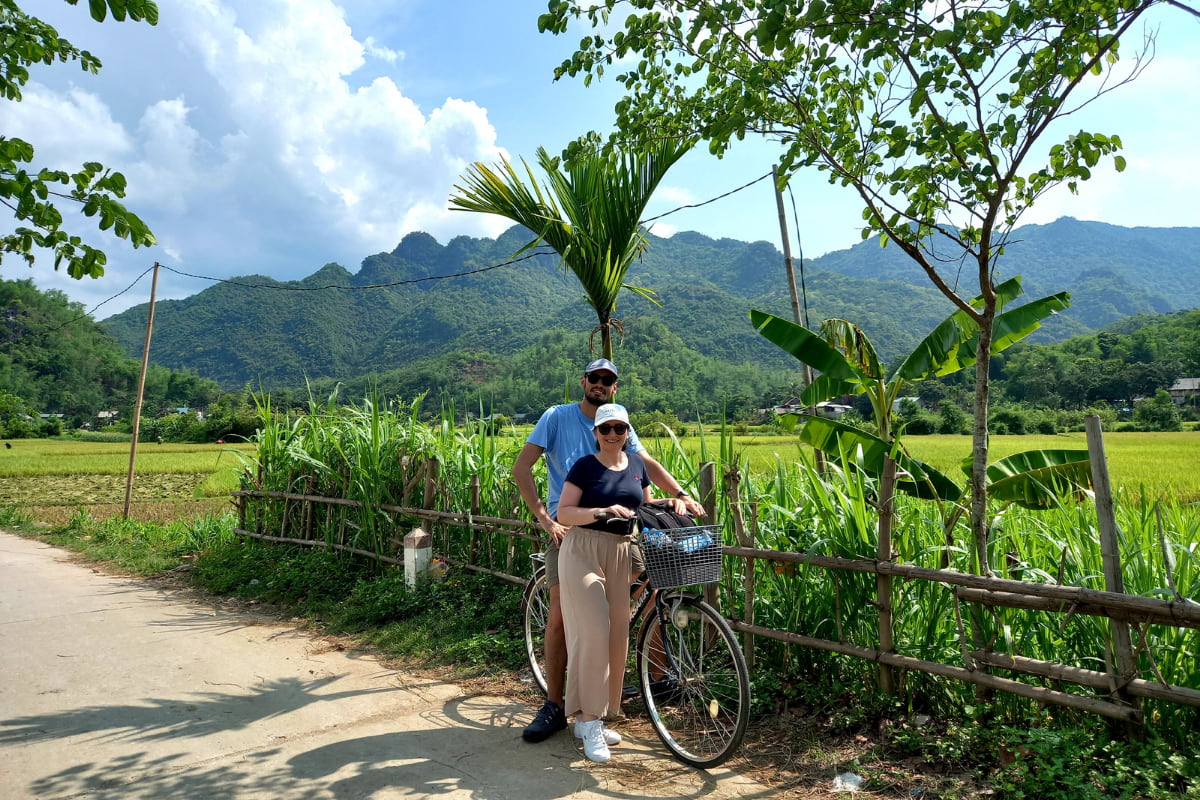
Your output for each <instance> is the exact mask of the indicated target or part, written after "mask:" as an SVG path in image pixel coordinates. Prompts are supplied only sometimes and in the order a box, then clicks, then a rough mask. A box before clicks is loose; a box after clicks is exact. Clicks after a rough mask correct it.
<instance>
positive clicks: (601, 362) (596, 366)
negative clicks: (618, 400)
mask: <svg viewBox="0 0 1200 800" xmlns="http://www.w3.org/2000/svg"><path fill="white" fill-rule="evenodd" d="M600 370H607V371H609V372H611V373H612V374H613V375H614V376H617V377H619V376H618V375H617V365H616V364H614V363H612V362H611V361H609V360H608V359H607V358H597V359H596V360H595V361H593V362H591V363H590V364H588V365H587V366H586V367H584V368H583V374H584V375H590V374H591V373H593V372H599V371H600Z"/></svg>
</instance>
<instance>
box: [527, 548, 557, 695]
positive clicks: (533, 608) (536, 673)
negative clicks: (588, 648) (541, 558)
mask: <svg viewBox="0 0 1200 800" xmlns="http://www.w3.org/2000/svg"><path fill="white" fill-rule="evenodd" d="M549 615H550V584H549V582H548V581H547V580H546V568H545V567H538V568H537V569H536V570H534V573H533V577H532V578H530V579H529V580H528V581H526V582H525V592H524V594H522V595H521V616H522V618H523V619H524V621H525V656H526V658H527V659H528V660H529V670H530V672H531V673H532V675H533V682H534V683H536V684H537V686H538V688H539V689H541V690H542V694H546V693H547V690H546V620H547V619H548V618H549Z"/></svg>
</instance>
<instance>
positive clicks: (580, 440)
mask: <svg viewBox="0 0 1200 800" xmlns="http://www.w3.org/2000/svg"><path fill="white" fill-rule="evenodd" d="M593 422H594V420H592V419H590V418H588V417H587V416H586V415H585V414H584V413H583V410H582V409H580V408H579V403H566V404H564V405H561V406H550V408H548V409H546V411H545V413H544V414H542V416H541V419H539V420H538V421H537V425H534V426H533V432H532V433H530V434H529V438H528V439H526V440H525V441H526V442H527V443H529V444H536V445H537V446H538V447H540V448H542V450H543V451H544V452H543V453H542V455H543V456H544V457H545V459H546V475H547V477H548V479H549V481H548V482H549V484H550V485H549V487H548V490H547V495H548V496H547V498H546V508H547V510H549V512H550V516H551V517H553V516H555V515H556V514H558V498H559V496H560V495H561V494H562V487H563V483H565V482H566V480H567V472H569V471H570V469H571V467H572V466H573V465H574V464H575V462H576V461H578V460H579V459H581V458H583V457H584V456H586V455H591V454H592V453H594V452H596V436H595V434H593V433H592V424H593ZM645 449H646V448H644V447H642V443H641V442H640V441H638V438H637V434H636V433H634V432H633V428H630V429H629V440H628V441H627V442H626V443H625V450H626V452H629V453H641V452H643V451H644V450H645Z"/></svg>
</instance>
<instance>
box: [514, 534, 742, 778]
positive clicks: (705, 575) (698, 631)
mask: <svg viewBox="0 0 1200 800" xmlns="http://www.w3.org/2000/svg"><path fill="white" fill-rule="evenodd" d="M719 531H720V528H719V527H718V526H711V525H708V526H705V525H701V526H695V527H689V528H675V529H670V530H662V531H645V532H644V533H643V535H642V543H641V546H642V555H643V558H644V559H645V562H646V570H645V571H643V572H642V573H641V574H640V575H638V577H637V578H636V579H635V580H634V581H633V585H632V587H631V590H630V607H631V612H630V619H629V632H630V635H631V636H634V635H635V633H636V638H635V639H634V641H635V647H634V653H635V654H636V667H635V671H636V674H637V676H638V686H639V688H640V690H641V696H642V700H643V702H644V704H645V708H646V714H647V716H648V717H649V719H650V724H651V726H652V727H653V728H654V732H655V734H657V735H658V738H659V739H660V740H662V742H663V744H664V745H666V746H667V749H668V750H670V751H671V753H672V755H674V756H675V758H677V759H678V760H680V761H682V762H683V763H685V764H690V765H691V766H694V767H699V768H701V769H707V768H710V767H715V766H718V765H720V764H722V763H724V762H725V761H726V760H727V759H728V758H729V757H730V756H731V755H733V753H734V752H735V751H736V750H737V748H738V746H739V745H741V743H742V738H743V737H744V736H745V734H746V727H747V725H748V724H749V722H750V672H749V669H748V668H747V666H746V658H745V656H744V655H743V654H742V649H741V647H740V646H739V645H738V642H737V639H736V638H735V636H734V633H733V630H732V629H731V628H730V627H729V623H728V622H726V620H725V618H724V617H723V616H722V615H721V614H720V612H718V611H717V610H716V609H715V608H713V607H712V606H711V605H709V604H708V603H706V602H705V601H704V599H703V598H702V597H701V596H700V595H699V594H697V593H695V592H690V591H685V590H684V589H685V587H688V586H696V585H699V584H702V583H713V582H715V581H718V580H720V577H721V546H720V533H719ZM651 534H653V536H651ZM693 545H698V546H693ZM530 558H532V559H533V560H534V562H535V563H537V565H538V566H537V567H536V568H535V570H534V573H533V577H531V578H530V579H529V581H527V582H526V584H525V592H524V595H523V597H522V601H521V609H522V614H523V616H524V625H525V650H526V655H527V657H528V659H529V665H530V668H531V669H532V671H533V679H534V682H535V683H537V685H538V687H539V688H540V689H541V690H542V692H543V693H545V692H546V674H545V668H544V666H543V664H544V661H543V653H544V651H545V630H546V619H547V615H548V614H549V603H550V589H549V586H548V584H547V581H546V568H545V566H544V561H545V555H544V554H543V553H533V554H532V555H531V556H530ZM651 590H652V591H651ZM651 608H652V609H653V611H652V613H647V612H648V611H650V610H651ZM656 634H657V635H656Z"/></svg>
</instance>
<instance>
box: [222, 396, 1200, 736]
mask: <svg viewBox="0 0 1200 800" xmlns="http://www.w3.org/2000/svg"><path fill="white" fill-rule="evenodd" d="M419 402H420V401H414V402H412V403H408V404H399V403H381V402H379V401H378V399H377V398H373V397H372V398H367V399H365V400H364V401H362V402H361V403H359V404H356V405H351V406H340V405H338V404H336V402H335V400H334V398H333V397H330V398H329V399H327V400H326V401H325V402H324V403H317V402H315V401H314V402H311V403H310V408H309V411H308V413H307V414H305V415H303V416H297V417H284V416H280V415H277V414H274V413H272V410H271V409H270V407H269V404H268V403H266V402H265V401H264V406H263V408H262V411H263V415H264V416H263V419H264V424H263V428H262V430H261V431H260V432H259V435H258V437H257V439H256V444H257V451H256V452H255V453H254V454H251V455H247V456H245V458H246V463H247V467H248V470H247V472H246V474H245V483H246V485H247V486H251V485H253V486H255V487H257V488H261V489H267V490H275V491H287V492H298V493H303V494H320V495H326V496H333V497H344V498H348V499H354V500H359V501H361V502H362V504H363V505H362V507H361V508H354V509H350V508H340V509H339V510H337V511H329V512H322V513H324V514H325V516H324V518H321V519H304V517H303V514H302V509H303V508H304V505H302V504H298V503H288V502H283V501H278V502H270V503H259V504H255V508H257V509H258V510H257V511H256V515H257V516H256V517H255V523H254V524H259V525H262V526H264V527H265V528H266V529H268V530H270V531H271V532H278V531H279V530H280V529H281V528H283V527H287V528H289V529H291V530H292V531H298V530H305V529H306V526H307V529H311V535H313V536H318V537H324V538H326V539H327V540H330V541H338V542H340V543H344V544H352V545H354V546H357V547H362V548H365V549H372V550H382V551H386V550H387V549H388V548H390V547H391V548H394V547H396V546H397V545H398V540H399V537H400V536H401V535H402V534H403V533H405V532H407V529H408V527H409V526H410V525H412V524H414V523H415V520H405V519H403V518H399V517H396V516H395V515H392V514H389V513H386V512H384V511H383V510H382V509H381V508H380V505H381V504H393V505H398V506H413V507H419V506H422V505H423V503H424V500H425V493H426V486H427V483H428V481H427V476H428V475H429V474H430V473H429V472H428V466H427V465H428V464H430V463H431V462H436V464H437V467H438V470H439V478H438V480H437V482H436V484H434V485H435V486H436V491H435V492H434V493H433V495H432V498H431V500H432V504H433V506H434V507H435V508H437V509H440V510H450V511H457V512H467V511H469V510H471V509H472V505H473V500H472V496H471V485H472V479H477V480H478V487H479V498H478V504H477V505H476V506H475V510H476V511H477V512H478V513H479V514H482V515H486V516H498V517H508V518H511V517H514V516H521V515H523V514H524V513H525V512H524V508H523V505H522V504H521V502H520V499H519V496H518V494H517V492H516V490H515V487H514V486H513V485H512V482H511V480H510V479H509V470H510V468H511V464H512V461H513V459H514V457H515V455H516V452H517V451H518V450H519V448H520V442H521V440H520V438H519V437H516V436H513V435H512V434H511V432H505V433H502V434H497V433H496V432H494V431H492V430H491V429H490V428H489V427H487V426H486V425H482V424H478V423H476V424H468V425H466V426H460V425H458V424H456V420H455V418H454V415H453V412H452V411H446V412H444V413H443V415H442V417H441V419H440V420H438V421H437V422H436V423H435V424H433V425H426V424H423V423H421V422H420V421H419V419H418V416H419ZM652 446H653V448H654V450H655V455H656V457H657V458H658V459H659V461H661V462H662V463H663V465H664V466H665V467H666V468H667V469H668V470H669V471H671V472H672V473H673V474H674V475H676V477H677V478H679V479H680V481H681V482H682V483H683V485H684V486H685V487H687V488H689V489H692V490H693V491H695V490H696V489H697V488H698V487H697V480H698V476H699V475H700V472H701V464H702V463H703V462H704V461H710V460H711V461H715V462H717V465H718V470H717V475H718V479H719V480H729V479H728V478H727V477H726V476H730V475H734V474H736V476H737V479H736V480H733V481H732V482H731V484H730V485H731V486H732V487H733V488H732V491H727V487H726V486H721V487H718V492H717V518H718V519H719V520H721V521H722V522H723V523H724V527H725V533H724V536H725V541H726V542H727V543H730V544H733V543H735V536H734V533H733V527H732V523H731V520H732V518H733V513H732V512H733V507H732V506H731V503H736V505H737V509H738V511H739V512H740V513H741V515H742V516H743V518H745V519H746V520H747V521H748V527H749V530H750V531H751V533H752V535H753V537H754V542H753V544H754V545H755V546H757V547H762V548H769V549H776V550H783V551H790V552H796V553H809V554H820V555H830V556H841V557H847V558H857V559H862V558H866V559H873V558H875V557H876V554H877V547H876V536H877V524H878V515H877V513H876V510H875V508H874V506H873V501H874V498H875V496H876V495H877V490H878V487H877V486H876V485H875V483H874V481H873V480H871V479H870V478H868V477H866V475H865V474H864V472H863V471H861V470H841V469H838V468H837V467H828V468H827V470H826V471H825V473H824V474H818V472H817V470H816V469H815V467H814V465H813V463H812V461H811V460H810V459H809V457H808V455H807V453H806V451H802V450H799V449H798V448H795V449H794V448H792V447H779V448H777V451H776V452H775V453H773V454H772V455H771V458H770V459H769V460H765V459H764V458H763V457H762V456H761V454H755V453H753V452H752V450H753V445H748V444H747V443H746V442H745V440H744V439H743V438H741V437H736V436H734V435H733V433H732V431H731V430H730V429H729V428H727V427H721V428H720V429H718V430H716V431H712V432H707V431H703V430H701V431H700V432H699V435H698V436H696V437H689V439H687V440H686V441H685V440H680V439H678V438H676V437H675V436H674V435H673V434H671V433H670V432H668V433H667V435H666V436H665V437H664V438H662V439H659V440H657V441H656V442H655V443H653V444H652ZM536 477H537V479H538V480H539V481H544V474H542V473H541V471H540V469H539V473H538V475H537V476H536ZM543 491H544V486H543ZM1116 508H1117V515H1118V525H1119V527H1120V529H1121V535H1122V556H1123V558H1124V565H1125V569H1124V579H1125V588H1126V591H1127V592H1130V593H1133V594H1140V595H1146V596H1157V597H1175V598H1190V599H1192V600H1194V599H1196V598H1197V597H1200V553H1198V552H1197V542H1198V540H1200V514H1198V513H1197V511H1198V509H1197V507H1196V506H1193V505H1188V504H1186V503H1183V502H1180V501H1178V500H1171V499H1161V500H1156V499H1154V498H1153V497H1152V496H1151V494H1150V493H1145V492H1134V491H1131V490H1128V489H1123V490H1121V491H1119V492H1118V496H1117V502H1116ZM958 511H960V510H958V509H956V508H954V507H953V506H951V505H939V504H936V503H931V502H928V501H923V500H917V499H915V498H909V497H907V496H900V497H898V498H897V501H896V530H895V534H894V545H893V546H894V550H895V552H894V554H893V558H894V560H896V561H899V562H903V563H909V564H914V565H917V566H922V567H930V568H950V569H955V570H959V571H964V572H966V571H971V569H972V556H971V552H972V549H971V548H970V547H969V546H968V543H969V542H970V541H971V531H970V528H969V524H968V522H967V517H966V515H964V514H961V513H958ZM990 515H991V516H990V528H991V538H990V541H989V547H990V553H989V558H990V563H992V564H995V565H1002V567H1000V568H999V569H1000V570H1001V572H1002V574H1003V576H1004V577H1012V578H1017V579H1022V580H1032V581H1042V582H1061V583H1064V584H1069V585H1078V586H1086V587H1092V588H1098V589H1102V588H1104V585H1103V579H1102V574H1103V570H1102V566H1101V559H1100V548H1099V544H1098V541H1099V535H1098V523H1097V520H1096V514H1095V510H1094V508H1093V506H1092V505H1091V504H1090V503H1077V502H1075V501H1073V500H1071V501H1063V502H1062V503H1061V504H1060V505H1059V506H1057V507H1056V508H1053V509H1051V510H1049V511H1036V512H1035V511H1028V510H1024V509H1020V508H1017V507H1002V506H998V505H993V507H992V508H991V509H990ZM1160 520H1161V530H1160ZM433 532H434V534H435V547H436V549H437V550H438V551H439V554H441V555H447V556H450V557H451V558H457V559H463V558H466V557H468V556H474V560H475V561H476V563H484V564H490V565H492V566H497V567H503V568H506V569H507V571H512V569H516V570H518V571H519V570H520V569H521V567H520V566H519V565H520V564H521V563H522V562H523V561H524V560H523V559H519V560H518V561H517V562H516V563H515V564H514V565H512V566H511V568H510V564H509V562H508V561H506V560H505V559H507V558H509V557H510V555H511V553H512V552H516V553H517V554H518V555H520V554H523V553H524V552H525V551H527V550H528V549H529V544H528V543H524V542H521V541H520V540H518V541H516V542H515V544H514V545H513V548H512V550H510V549H509V543H508V542H507V537H504V536H495V535H492V536H479V537H477V538H475V537H472V536H471V535H470V533H469V531H467V530H465V529H463V528H462V527H458V526H455V527H451V526H440V527H437V528H436V529H435V530H434V531H433ZM473 550H474V552H472V551H473ZM746 568H747V567H746V562H745V560H743V559H737V558H730V559H729V560H728V563H727V569H726V570H725V576H724V579H723V584H722V587H721V593H722V598H721V602H722V604H723V606H724V608H725V609H726V611H727V612H728V613H729V614H731V615H733V616H742V615H743V614H744V613H745V611H746V609H745V608H744V607H743V606H744V588H743V587H744V586H745V585H746V584H747V581H748V579H749V577H750V576H748V575H746V574H745V570H746ZM752 568H753V569H754V571H755V573H754V576H753V578H754V582H755V588H756V593H755V610H754V613H755V622H756V623H757V624H759V625H763V626H767V627H771V628H776V629H779V630H786V631H793V632H797V633H802V634H805V635H808V636H813V637H818V638H824V639H829V640H834V641H841V642H848V643H852V644H857V645H861V646H863V647H868V648H876V647H878V628H877V626H878V621H879V614H878V610H877V605H876V598H875V591H876V586H875V577H874V575H872V574H870V573H857V572H839V571H833V570H826V569H821V568H817V567H814V566H812V565H811V564H807V563H803V562H801V563H799V564H795V565H774V564H771V563H770V562H766V561H761V560H759V561H753V562H752ZM892 599H893V604H894V620H895V648H896V650H897V651H898V652H900V653H903V654H906V655H911V656H915V657H918V658H922V659H926V660H930V661H937V662H941V663H947V664H957V665H964V656H963V653H964V651H967V650H970V649H974V648H976V647H979V646H981V645H989V646H991V647H992V648H993V649H994V650H996V651H998V652H1002V653H1009V654H1012V655H1021V656H1026V657H1029V658H1034V659H1041V660H1046V661H1056V662H1061V663H1066V664H1069V665H1075V666H1080V667H1085V668H1089V669H1095V670H1100V671H1107V670H1109V669H1110V667H1109V665H1110V664H1111V663H1112V655H1111V652H1110V647H1109V640H1110V623H1109V622H1108V621H1107V620H1105V619H1103V618H1100V617H1094V616H1087V615H1079V614H1074V615H1071V614H1050V613H1047V612H1036V611H1025V610H1015V609H996V610H995V611H990V610H982V609H978V608H967V607H965V606H963V607H960V606H959V605H958V604H957V601H956V599H955V597H954V595H953V594H952V592H951V591H950V588H949V587H947V586H945V585H942V584H938V583H933V582H929V581H917V580H896V581H895V582H894V595H893V598H892ZM1135 639H1136V641H1137V643H1138V644H1139V646H1140V649H1139V653H1138V658H1139V668H1140V670H1141V675H1140V676H1141V677H1144V678H1147V679H1151V680H1157V679H1160V678H1161V679H1162V680H1164V681H1166V682H1167V683H1172V684H1176V685H1181V686H1187V687H1192V688H1200V671H1198V670H1197V655H1196V654H1197V652H1200V640H1198V639H1197V632H1196V631H1192V630H1187V629H1175V628H1166V627H1163V626H1142V627H1140V628H1138V629H1137V630H1136V631H1135ZM755 649H756V656H757V659H758V664H759V667H758V670H757V671H756V676H755V681H756V689H757V692H758V694H757V696H758V698H759V700H760V702H773V703H778V702H781V701H782V702H790V701H791V700H796V701H801V700H803V701H804V702H808V703H814V702H815V703H821V702H831V701H838V700H842V699H844V698H845V697H847V696H851V697H852V696H870V695H871V694H872V693H873V692H874V691H875V680H876V670H875V665H873V664H871V663H869V662H865V661H860V660H856V659H852V658H848V657H845V656H839V655H835V654H832V653H828V652H824V651H820V650H814V649H807V648H798V647H795V646H787V645H784V644H782V643H779V642H775V641H771V640H766V639H759V640H757V642H756V645H755ZM1014 677H1020V676H1014ZM1021 679H1022V680H1026V681H1032V682H1038V681H1039V679H1037V678H1030V677H1029V676H1024V677H1021ZM1045 683H1047V684H1049V681H1046V682H1045ZM901 686H902V688H903V692H904V694H903V702H905V703H906V704H907V705H908V706H909V707H913V708H921V709H925V710H928V711H931V712H934V713H944V714H947V715H953V714H955V713H957V711H958V710H959V709H961V708H962V707H964V706H966V705H969V704H971V703H973V702H974V701H975V690H974V687H973V686H971V685H968V684H960V683H956V682H953V681H950V680H945V679H939V678H934V677H931V676H927V675H923V674H916V673H905V674H902V675H901ZM1056 688H1061V687H1056ZM1068 690H1072V689H1068ZM1073 691H1084V690H1073ZM994 707H995V709H996V712H997V713H999V714H1001V715H1002V716H1004V717H1005V718H1006V719H1008V720H1009V721H1011V722H1020V721H1021V720H1024V719H1026V718H1027V716H1028V715H1029V714H1030V713H1032V711H1033V710H1035V708H1034V704H1033V703H1032V702H1031V701H1029V700H1025V699H1022V698H1018V697H1015V696H1007V695H1003V696H1002V697H1000V698H999V699H998V700H997V701H995V705H994ZM1147 709H1148V710H1149V712H1150V714H1149V716H1150V718H1151V719H1152V720H1153V721H1155V722H1156V723H1157V724H1159V725H1160V726H1162V727H1163V729H1164V730H1169V731H1175V732H1180V733H1181V732H1183V731H1187V730H1191V729H1193V728H1194V727H1195V726H1196V725H1197V724H1200V714H1197V712H1196V710H1195V709H1191V708H1187V707H1182V706H1171V705H1168V704H1165V703H1147Z"/></svg>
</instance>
